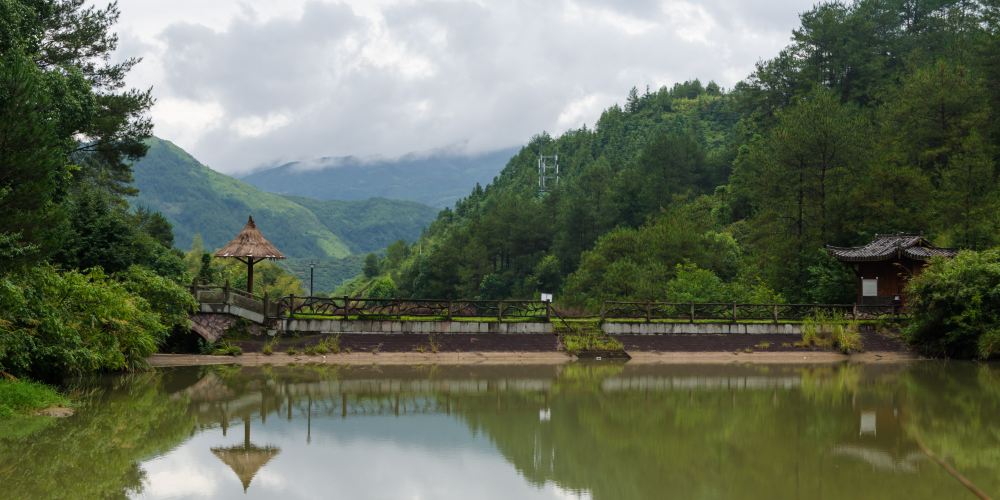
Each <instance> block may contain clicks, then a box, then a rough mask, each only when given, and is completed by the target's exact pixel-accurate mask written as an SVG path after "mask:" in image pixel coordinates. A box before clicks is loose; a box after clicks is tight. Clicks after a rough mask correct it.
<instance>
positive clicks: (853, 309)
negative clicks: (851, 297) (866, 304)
mask: <svg viewBox="0 0 1000 500" xmlns="http://www.w3.org/2000/svg"><path fill="white" fill-rule="evenodd" d="M851 319H858V303H857V302H855V303H854V306H853V307H851Z"/></svg>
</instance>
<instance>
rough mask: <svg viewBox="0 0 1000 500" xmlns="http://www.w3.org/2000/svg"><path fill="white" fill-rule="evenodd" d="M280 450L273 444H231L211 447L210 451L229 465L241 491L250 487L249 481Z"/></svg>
mask: <svg viewBox="0 0 1000 500" xmlns="http://www.w3.org/2000/svg"><path fill="white" fill-rule="evenodd" d="M279 451H281V450H279V449H278V448H275V447H273V446H264V447H259V446H257V445H253V444H251V445H249V446H233V447H230V448H212V453H214V454H215V456H217V457H219V460H222V462H223V463H225V464H226V465H228V466H229V468H230V469H232V470H233V472H235V473H236V477H239V478H240V482H241V483H243V491H244V492H246V491H247V488H249V487H250V481H253V477H254V476H255V475H256V474H257V472H258V471H260V469H261V467H264V465H265V464H267V463H268V462H270V461H271V459H272V458H274V456H275V455H277V454H278V452H279Z"/></svg>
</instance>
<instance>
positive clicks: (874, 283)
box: [861, 279, 878, 297]
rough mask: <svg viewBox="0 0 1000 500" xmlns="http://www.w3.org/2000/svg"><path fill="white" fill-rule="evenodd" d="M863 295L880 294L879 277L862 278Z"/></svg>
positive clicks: (872, 295)
mask: <svg viewBox="0 0 1000 500" xmlns="http://www.w3.org/2000/svg"><path fill="white" fill-rule="evenodd" d="M861 295H862V296H864V297H877V296H878V279H873V280H870V279H862V280H861Z"/></svg>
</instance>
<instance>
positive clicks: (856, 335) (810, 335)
mask: <svg viewBox="0 0 1000 500" xmlns="http://www.w3.org/2000/svg"><path fill="white" fill-rule="evenodd" d="M799 345H801V346H803V347H823V348H834V349H837V350H839V351H840V352H842V353H844V354H850V353H852V352H860V351H861V350H862V346H861V330H860V327H859V323H858V321H857V320H848V319H845V318H844V316H843V315H841V314H836V313H834V314H827V313H824V312H822V311H820V312H817V313H816V314H814V315H812V316H810V317H808V318H806V319H805V321H803V322H802V342H801V343H800V344H799Z"/></svg>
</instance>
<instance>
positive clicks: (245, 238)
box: [215, 216, 285, 259]
mask: <svg viewBox="0 0 1000 500" xmlns="http://www.w3.org/2000/svg"><path fill="white" fill-rule="evenodd" d="M215 256H216V257H248V258H253V259H284V258H285V256H284V255H283V254H282V253H281V252H279V251H278V249H277V248H275V247H274V245H272V244H271V242H270V241H267V238H265V237H264V235H263V234H261V232H260V230H259V229H257V224H254V222H253V216H251V217H250V219H249V220H248V221H247V225H245V226H243V230H242V231H240V234H237V235H236V237H235V238H233V241H230V242H229V243H227V244H226V246H224V247H222V248H221V249H220V250H219V251H218V252H215Z"/></svg>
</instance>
